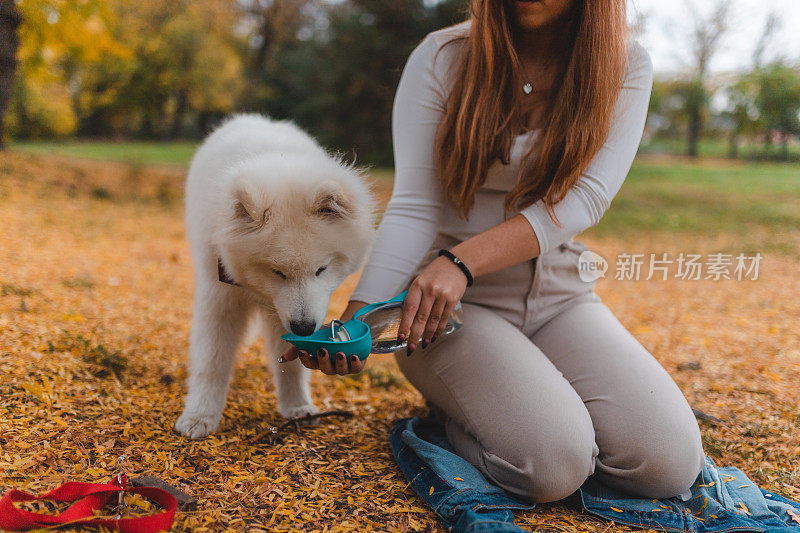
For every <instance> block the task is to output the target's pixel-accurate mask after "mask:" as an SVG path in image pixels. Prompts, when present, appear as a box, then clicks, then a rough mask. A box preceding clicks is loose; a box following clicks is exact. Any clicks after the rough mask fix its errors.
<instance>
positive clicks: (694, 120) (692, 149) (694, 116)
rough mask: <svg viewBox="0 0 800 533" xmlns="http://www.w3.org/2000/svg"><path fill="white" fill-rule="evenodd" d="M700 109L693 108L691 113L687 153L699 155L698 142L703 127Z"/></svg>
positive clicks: (692, 155)
mask: <svg viewBox="0 0 800 533" xmlns="http://www.w3.org/2000/svg"><path fill="white" fill-rule="evenodd" d="M701 120H702V119H701V118H700V110H696V111H695V110H692V112H691V114H690V115H689V127H688V131H687V139H686V140H687V146H686V155H688V156H689V157H697V154H698V144H699V143H700V129H701V128H702V124H701Z"/></svg>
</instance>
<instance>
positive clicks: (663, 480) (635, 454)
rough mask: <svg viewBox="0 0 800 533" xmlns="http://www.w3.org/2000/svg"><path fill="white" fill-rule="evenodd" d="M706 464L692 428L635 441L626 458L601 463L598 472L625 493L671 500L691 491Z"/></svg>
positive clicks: (652, 433)
mask: <svg viewBox="0 0 800 533" xmlns="http://www.w3.org/2000/svg"><path fill="white" fill-rule="evenodd" d="M694 428H697V425H696V424H694ZM615 463H616V464H615ZM704 464H705V453H704V452H703V445H702V440H701V438H700V432H699V430H696V431H695V430H694V429H693V428H691V427H690V428H689V429H688V430H685V431H663V430H662V431H654V432H651V433H650V434H649V435H648V437H647V438H638V439H633V440H632V441H631V442H630V445H629V447H628V450H627V452H626V453H625V454H624V455H623V456H620V457H618V458H612V460H609V459H608V458H603V459H600V460H598V466H597V470H598V477H600V478H601V480H602V481H604V482H606V483H607V484H609V485H611V486H613V487H615V488H617V489H620V490H622V491H624V492H628V493H630V494H634V495H637V496H640V497H644V498H671V497H675V496H679V495H680V494H682V493H684V492H686V491H687V490H689V489H690V488H691V486H692V484H693V483H694V482H695V480H696V479H697V476H698V474H699V473H700V471H701V470H702V469H703V465H704Z"/></svg>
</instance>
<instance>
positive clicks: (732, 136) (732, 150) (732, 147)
mask: <svg viewBox="0 0 800 533" xmlns="http://www.w3.org/2000/svg"><path fill="white" fill-rule="evenodd" d="M728 157H729V158H731V159H738V157H739V135H738V134H737V133H736V130H735V129H732V130H731V132H730V133H729V134H728Z"/></svg>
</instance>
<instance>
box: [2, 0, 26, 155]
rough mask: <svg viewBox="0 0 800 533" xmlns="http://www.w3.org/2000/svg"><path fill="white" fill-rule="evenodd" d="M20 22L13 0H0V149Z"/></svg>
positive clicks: (15, 66)
mask: <svg viewBox="0 0 800 533" xmlns="http://www.w3.org/2000/svg"><path fill="white" fill-rule="evenodd" d="M20 22H22V16H20V14H19V11H17V7H16V5H15V4H14V0H0V149H2V148H3V137H4V134H5V131H4V129H3V120H4V119H5V115H6V109H7V108H8V100H9V98H10V97H11V85H12V84H13V82H14V71H15V70H16V68H17V48H18V47H19V37H18V35H17V27H18V26H19V24H20Z"/></svg>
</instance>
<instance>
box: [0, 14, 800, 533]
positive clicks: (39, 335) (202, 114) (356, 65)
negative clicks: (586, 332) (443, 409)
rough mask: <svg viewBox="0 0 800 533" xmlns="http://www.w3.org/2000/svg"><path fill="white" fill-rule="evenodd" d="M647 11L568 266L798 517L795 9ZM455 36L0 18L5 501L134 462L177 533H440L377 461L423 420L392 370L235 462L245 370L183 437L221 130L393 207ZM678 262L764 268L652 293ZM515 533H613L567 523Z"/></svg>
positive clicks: (719, 438)
mask: <svg viewBox="0 0 800 533" xmlns="http://www.w3.org/2000/svg"><path fill="white" fill-rule="evenodd" d="M663 5H664V3H661V2H657V1H647V0H640V1H639V2H634V3H631V4H630V5H629V7H630V8H631V9H630V11H631V14H630V17H629V19H630V22H631V31H632V32H633V33H634V35H636V36H637V38H639V39H640V40H641V41H642V42H643V43H644V44H645V45H646V46H647V47H648V48H649V49H650V51H651V54H652V56H653V59H654V64H655V68H656V81H655V84H654V90H653V96H652V98H651V105H650V113H649V116H648V123H647V128H646V131H645V136H644V139H643V142H642V146H641V149H640V154H639V156H638V157H637V160H636V162H635V163H634V166H633V168H632V170H631V173H630V175H629V177H628V178H627V180H626V183H625V185H624V186H623V188H622V190H621V191H620V194H619V195H618V197H617V198H616V199H615V200H614V202H613V204H612V207H611V209H610V210H609V211H608V212H607V214H606V215H605V217H604V218H603V220H602V222H601V223H600V225H598V226H597V227H595V228H592V229H590V230H589V231H587V232H586V233H585V234H583V235H582V236H580V239H581V240H583V241H584V242H586V243H587V244H588V245H589V246H590V247H591V249H592V250H594V251H596V252H598V253H600V254H601V255H602V256H603V257H605V258H606V259H608V260H609V262H610V263H611V264H612V269H611V270H610V271H609V272H608V274H607V276H606V278H604V279H601V280H600V281H599V282H598V288H597V291H598V293H599V294H600V296H601V297H602V298H603V300H604V301H605V302H606V303H607V304H608V305H609V306H610V307H611V308H612V309H613V310H614V312H615V313H616V314H617V315H618V316H619V317H620V320H622V322H623V323H624V324H625V325H626V326H627V327H628V328H629V329H630V330H631V331H632V332H633V333H634V335H635V336H636V337H637V338H638V339H639V340H640V341H641V342H642V343H643V344H644V345H645V346H646V347H647V348H648V349H649V350H651V351H652V352H653V353H654V354H655V355H656V357H657V358H658V359H659V361H660V362H661V363H662V364H663V365H664V366H665V367H666V368H667V370H668V371H670V373H671V374H672V375H673V376H674V378H675V380H676V381H677V382H678V384H679V385H680V387H681V389H682V390H683V391H684V393H685V394H686V395H687V397H688V399H689V401H690V403H691V404H692V406H693V407H694V408H696V409H697V414H698V416H699V418H700V423H701V429H702V432H703V440H704V445H705V448H706V452H707V453H708V454H709V455H711V456H712V457H713V458H714V459H715V460H716V461H717V462H718V463H720V464H725V465H728V464H731V465H736V466H739V467H740V468H742V469H743V470H745V472H747V473H748V475H750V476H751V478H752V479H753V480H754V481H755V482H757V483H759V484H760V485H763V486H766V487H769V488H771V489H772V490H775V491H778V492H781V493H783V494H786V495H788V496H790V497H794V498H795V499H798V498H800V462H799V460H798V457H800V408H798V405H800V392H798V391H799V389H798V387H797V385H796V376H797V371H798V369H799V368H800V366H799V365H800V348H799V347H800V302H798V300H797V298H796V295H797V294H800V277H799V276H798V274H799V273H800V272H798V268H797V263H798V259H800V145H798V133H800V122H799V121H798V112H800V70H799V69H798V65H800V42H798V39H797V37H796V36H795V34H796V32H792V28H796V27H797V24H798V23H800V10H798V7H797V6H795V5H794V4H793V3H792V1H788V2H787V1H784V0H766V1H762V2H753V1H750V0H734V1H714V2H705V1H703V2H701V1H699V0H698V1H694V2H692V1H688V0H686V1H682V2H677V3H675V5H676V6H678V7H675V6H672V7H669V8H668V9H667V8H664V7H663ZM670 5H671V4H670ZM665 10H666V11H665ZM464 13H465V1H464V0H445V1H441V2H434V1H423V0H338V1H328V2H326V1H323V0H252V1H250V0H241V1H238V2H236V1H233V0H207V1H202V2H201V1H194V2H192V1H188V0H174V1H171V2H153V1H142V2H133V1H121V0H22V1H17V2H14V1H9V0H0V116H2V117H3V122H2V124H3V127H2V129H0V139H2V140H3V142H4V146H5V149H4V150H3V151H0V243H2V245H0V376H2V380H0V399H2V401H0V428H2V431H0V491H4V490H6V489H8V488H10V487H15V488H23V489H27V490H32V491H42V490H45V489H48V488H52V487H53V486H54V485H56V484H59V483H61V482H64V481H67V480H84V481H102V480H105V479H107V478H108V476H110V475H112V474H114V473H115V472H116V471H117V465H116V458H117V456H119V455H120V454H122V453H124V454H126V455H127V456H128V460H127V463H126V469H127V470H128V471H129V472H131V473H132V474H152V475H156V476H159V477H161V478H162V479H164V480H166V481H168V482H170V483H172V484H174V485H176V486H179V487H181V488H183V489H184V490H186V491H187V492H190V493H192V494H194V495H196V496H197V497H198V498H199V499H200V505H199V508H198V510H197V511H193V512H185V513H180V514H179V515H178V519H177V521H176V529H177V530H185V531H202V530H204V529H207V530H213V531H218V530H248V531H258V530H264V531H275V530H306V531H314V530H324V529H328V530H331V529H334V530H353V531H364V530H368V529H377V530H391V531H406V530H410V531H414V530H420V529H429V528H435V527H436V522H435V520H434V516H433V514H432V513H431V512H430V511H429V510H427V509H426V508H425V507H424V506H423V505H422V503H421V502H420V501H419V500H418V499H417V498H416V497H415V496H414V495H413V493H412V492H411V491H410V489H408V487H407V482H406V481H405V480H404V478H403V477H402V475H401V473H400V472H399V470H398V469H397V467H396V466H395V465H394V462H393V460H392V458H391V455H390V452H389V447H388V431H389V427H390V426H391V422H392V420H394V419H396V418H399V417H401V416H410V415H413V414H420V413H422V412H424V410H423V407H422V401H421V398H420V397H419V395H418V394H417V393H416V392H415V391H414V390H413V389H412V388H411V387H410V385H409V384H408V383H407V382H406V381H405V379H404V378H403V377H402V375H401V374H400V373H399V371H398V370H397V368H396V366H395V365H394V362H393V361H392V360H391V359H390V358H385V357H383V358H382V357H378V356H376V357H373V358H372V360H371V361H370V365H368V367H367V369H366V370H365V371H364V372H362V373H361V374H359V375H356V376H349V377H344V378H341V377H328V376H324V375H321V374H320V375H315V376H314V378H313V387H314V391H315V395H316V398H317V402H318V405H319V406H320V407H322V408H330V409H333V408H342V409H348V410H351V411H352V412H353V413H354V415H355V416H354V418H353V419H350V420H325V421H324V422H323V423H322V424H321V426H319V427H316V428H308V429H303V430H301V431H299V432H295V431H288V432H286V433H285V434H281V435H279V437H280V438H278V439H276V440H274V441H272V440H270V439H266V440H263V441H261V442H252V439H253V437H254V436H255V435H257V434H259V433H261V432H263V431H264V430H265V429H266V428H269V427H270V426H271V425H278V424H279V422H280V420H279V419H278V416H277V413H276V411H275V401H274V395H273V393H272V390H271V388H272V385H271V382H270V379H269V375H268V374H269V371H268V367H267V363H266V361H265V360H264V357H263V356H262V355H261V354H260V353H259V345H258V343H257V344H256V345H255V346H253V347H250V348H248V349H246V350H244V351H243V353H242V357H241V358H240V360H239V363H238V366H237V369H236V375H235V377H234V382H233V386H232V389H231V393H230V400H229V403H228V406H227V408H226V411H225V416H224V419H223V423H222V426H221V428H220V431H219V432H218V433H216V434H215V435H213V436H211V437H209V438H208V439H206V440H203V441H199V442H192V443H188V442H186V441H185V440H184V439H182V438H179V437H178V436H176V435H175V434H174V433H173V432H172V430H171V427H172V424H173V423H174V420H175V418H176V417H177V415H178V414H179V413H180V408H181V398H182V394H183V383H182V382H183V379H184V377H185V371H184V368H183V360H184V357H185V353H186V349H187V345H188V328H189V323H190V320H191V295H192V271H191V260H190V258H189V254H188V248H187V245H186V240H185V231H184V226H183V222H182V215H183V206H182V194H183V189H182V187H183V180H184V178H185V171H186V166H187V164H188V162H189V160H190V158H191V156H192V154H193V151H194V149H195V148H196V146H197V143H198V142H199V140H200V139H201V138H202V137H203V135H205V134H206V133H207V132H208V131H209V129H210V128H212V127H213V126H214V125H215V124H216V123H217V122H218V121H219V120H220V119H221V118H222V117H224V116H226V115H227V114H229V113H231V112H236V111H259V112H264V113H267V114H269V115H271V116H273V117H277V118H286V119H292V120H294V121H296V122H297V123H298V124H300V125H301V126H303V127H304V128H305V129H307V130H308V131H309V132H310V133H312V134H313V135H315V136H316V137H317V138H319V139H320V141H321V142H322V143H323V144H324V145H325V146H327V147H329V148H330V149H332V150H337V151H340V152H341V153H343V154H344V155H345V157H346V158H347V159H349V160H355V161H356V162H357V163H358V164H360V165H367V166H369V168H370V171H369V175H370V177H371V179H372V181H373V183H374V186H375V191H376V193H377V194H378V196H379V198H380V200H381V202H382V204H385V202H386V200H387V199H388V197H389V195H390V193H391V186H392V170H391V164H392V155H391V137H390V112H391V104H392V98H393V95H394V89H395V87H396V84H397V81H398V79H399V76H400V73H401V71H402V66H403V64H404V62H405V59H406V58H407V56H408V54H409V53H410V51H411V50H412V49H413V47H414V46H415V45H416V44H417V43H418V42H419V41H420V40H421V39H422V38H423V37H424V35H425V34H426V33H427V32H429V31H432V30H434V29H437V28H440V27H443V26H446V25H449V24H451V23H453V22H456V21H459V20H462V19H463V18H464ZM637 253H638V254H643V257H644V260H645V264H644V265H643V270H642V274H643V275H642V277H641V278H640V279H639V280H628V279H616V277H615V276H614V275H613V274H614V270H613V264H614V260H615V258H618V257H620V254H637ZM682 253H683V254H698V255H700V256H701V257H702V258H704V259H708V258H709V257H711V256H712V255H713V254H724V255H726V256H731V257H735V256H736V255H738V254H746V255H747V256H753V255H755V254H761V257H762V260H761V263H760V270H759V272H758V275H757V278H756V279H749V278H748V279H742V280H737V279H735V276H734V277H733V279H724V278H723V279H714V278H713V277H711V278H708V279H706V275H705V272H704V273H703V275H702V276H701V277H700V279H698V280H686V279H681V278H680V277H679V276H676V268H677V265H676V264H670V270H669V273H668V274H669V275H668V276H666V279H662V276H661V275H660V274H659V275H656V276H653V277H652V278H651V279H649V280H646V279H644V278H646V277H647V266H648V265H647V260H648V258H649V257H650V256H653V257H656V258H657V259H660V258H662V257H663V255H662V254H667V256H668V257H669V258H670V259H673V260H674V259H675V258H677V257H678V256H679V255H680V254H682ZM751 277H752V276H751ZM355 279H356V278H355V277H353V278H351V279H349V280H348V281H347V282H346V283H345V284H344V285H343V287H342V288H341V289H340V290H339V291H337V293H336V294H335V295H334V297H333V299H332V301H331V307H330V313H331V316H334V315H336V314H337V313H338V312H339V311H340V310H341V309H342V308H343V306H344V304H345V302H346V299H347V296H348V294H349V291H351V290H352V288H353V286H354V284H355ZM137 503H138V504H140V505H141V507H143V508H146V507H147V505H146V504H145V503H144V502H137ZM519 522H520V523H521V524H522V525H524V526H527V527H529V528H537V529H539V530H544V531H547V530H550V531H595V530H597V529H605V528H606V527H607V524H604V523H601V522H598V521H594V520H593V519H591V518H589V517H586V516H583V515H578V514H576V513H574V512H572V511H570V510H568V509H566V508H564V507H561V506H548V507H546V508H544V509H541V510H537V511H534V512H529V513H523V514H521V515H520V516H519ZM615 530H617V529H615ZM618 530H624V528H621V527H620V528H618Z"/></svg>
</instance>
